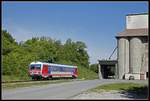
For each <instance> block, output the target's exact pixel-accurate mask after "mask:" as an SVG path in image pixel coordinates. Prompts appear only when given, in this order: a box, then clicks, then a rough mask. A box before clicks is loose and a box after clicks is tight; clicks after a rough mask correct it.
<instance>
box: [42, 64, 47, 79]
mask: <svg viewBox="0 0 150 101" xmlns="http://www.w3.org/2000/svg"><path fill="white" fill-rule="evenodd" d="M42 75H43V76H44V77H47V76H48V65H43V69H42Z"/></svg>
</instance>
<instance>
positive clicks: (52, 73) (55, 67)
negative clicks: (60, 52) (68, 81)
mask: <svg viewBox="0 0 150 101" xmlns="http://www.w3.org/2000/svg"><path fill="white" fill-rule="evenodd" d="M29 75H30V76H31V77H32V79H44V78H56V77H57V78H59V77H73V78H77V76H78V70H77V66H71V65H62V64H54V63H45V62H32V63H30V65H29Z"/></svg>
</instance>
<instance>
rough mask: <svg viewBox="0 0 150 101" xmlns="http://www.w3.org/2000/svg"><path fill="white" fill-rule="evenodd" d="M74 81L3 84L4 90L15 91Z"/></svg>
mask: <svg viewBox="0 0 150 101" xmlns="http://www.w3.org/2000/svg"><path fill="white" fill-rule="evenodd" d="M71 81H72V80H47V81H33V82H19V83H4V84H2V89H15V88H19V87H29V86H42V85H47V84H56V83H63V82H71Z"/></svg>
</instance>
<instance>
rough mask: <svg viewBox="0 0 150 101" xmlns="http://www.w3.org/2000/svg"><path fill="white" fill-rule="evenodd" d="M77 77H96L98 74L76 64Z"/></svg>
mask: <svg viewBox="0 0 150 101" xmlns="http://www.w3.org/2000/svg"><path fill="white" fill-rule="evenodd" d="M78 79H85V80H92V79H98V74H97V73H95V72H94V71H91V70H90V69H88V68H84V67H80V66H78Z"/></svg>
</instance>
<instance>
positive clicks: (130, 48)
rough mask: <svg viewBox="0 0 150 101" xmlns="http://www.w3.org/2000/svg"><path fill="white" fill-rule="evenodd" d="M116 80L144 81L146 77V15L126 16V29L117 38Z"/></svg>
mask: <svg viewBox="0 0 150 101" xmlns="http://www.w3.org/2000/svg"><path fill="white" fill-rule="evenodd" d="M116 38H117V44H118V50H117V52H118V55H117V59H118V66H117V68H118V78H119V79H123V78H125V79H129V78H130V77H131V76H132V77H134V79H146V74H147V75H148V14H147V13H143V14H129V15H127V16H126V29H125V31H123V32H121V33H119V34H118V35H117V36H116Z"/></svg>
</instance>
